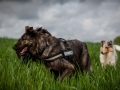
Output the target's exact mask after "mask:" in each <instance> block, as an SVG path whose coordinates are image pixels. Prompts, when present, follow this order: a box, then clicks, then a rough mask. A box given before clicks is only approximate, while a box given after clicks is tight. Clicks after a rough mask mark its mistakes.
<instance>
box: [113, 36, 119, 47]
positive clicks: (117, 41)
mask: <svg viewBox="0 0 120 90" xmlns="http://www.w3.org/2000/svg"><path fill="white" fill-rule="evenodd" d="M114 43H115V44H119V45H120V36H117V37H116V38H115V39H114Z"/></svg>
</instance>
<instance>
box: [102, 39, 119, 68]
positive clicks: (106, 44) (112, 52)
mask: <svg viewBox="0 0 120 90" xmlns="http://www.w3.org/2000/svg"><path fill="white" fill-rule="evenodd" d="M116 50H119V51H120V46H119V45H113V42H112V41H104V40H103V41H101V47H100V63H101V65H102V66H103V67H106V66H107V65H111V66H114V67H115V66H116V62H117V59H118V56H117V53H116Z"/></svg>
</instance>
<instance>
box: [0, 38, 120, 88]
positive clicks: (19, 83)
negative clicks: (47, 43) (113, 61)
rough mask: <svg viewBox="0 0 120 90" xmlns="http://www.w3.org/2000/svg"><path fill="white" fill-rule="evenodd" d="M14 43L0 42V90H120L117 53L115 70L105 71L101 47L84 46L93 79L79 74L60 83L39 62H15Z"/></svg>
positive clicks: (16, 60)
mask: <svg viewBox="0 0 120 90" xmlns="http://www.w3.org/2000/svg"><path fill="white" fill-rule="evenodd" d="M16 42H17V40H15V39H9V38H0V90H120V52H117V53H118V58H119V59H118V62H117V66H116V69H115V68H114V67H112V66H108V67H107V68H106V69H104V68H102V67H101V65H100V61H99V54H100V50H99V48H100V43H90V42H87V46H88V51H89V54H90V57H91V62H92V66H93V70H94V72H93V75H92V77H91V76H89V75H88V73H86V74H84V75H82V74H81V73H78V75H76V74H73V75H72V77H71V78H69V77H67V78H65V79H64V81H63V82H62V83H60V82H59V78H58V79H57V80H56V81H55V80H54V78H53V75H51V74H50V73H49V71H48V70H46V68H45V66H44V65H43V64H40V61H37V62H32V61H29V62H28V63H27V64H24V63H23V62H22V60H20V59H18V57H17V55H16V53H15V51H14V50H13V49H12V46H13V45H14V44H15V43H16Z"/></svg>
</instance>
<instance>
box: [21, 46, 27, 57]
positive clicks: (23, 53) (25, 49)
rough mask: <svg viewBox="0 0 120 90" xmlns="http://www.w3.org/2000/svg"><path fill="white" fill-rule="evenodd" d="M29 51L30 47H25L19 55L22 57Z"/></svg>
mask: <svg viewBox="0 0 120 90" xmlns="http://www.w3.org/2000/svg"><path fill="white" fill-rule="evenodd" d="M27 50H28V47H24V48H23V49H22V50H21V51H20V53H19V55H20V56H23V55H25V54H26V52H27Z"/></svg>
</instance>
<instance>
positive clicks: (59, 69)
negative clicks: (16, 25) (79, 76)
mask: <svg viewBox="0 0 120 90" xmlns="http://www.w3.org/2000/svg"><path fill="white" fill-rule="evenodd" d="M13 49H14V50H15V51H16V53H17V55H18V57H23V58H24V59H25V60H26V59H29V58H28V57H30V58H32V59H33V60H34V59H39V60H44V64H45V66H46V68H47V69H48V70H50V71H51V72H52V73H53V74H54V76H55V79H56V78H57V77H58V76H59V74H60V81H62V80H63V79H64V77H65V76H70V75H71V74H72V73H73V72H74V71H77V70H80V71H82V72H83V71H89V72H90V74H91V73H92V66H91V62H90V58H89V54H88V50H87V46H86V44H85V43H83V42H81V41H79V40H67V41H66V40H64V39H59V38H56V37H53V36H52V35H51V34H50V33H49V32H48V31H47V30H45V29H42V28H38V29H37V30H33V27H29V26H26V27H25V33H24V34H23V35H22V36H21V38H20V39H19V40H18V42H17V43H16V44H15V45H14V46H13ZM66 50H67V51H69V50H70V52H73V55H72V54H71V53H70V52H67V54H68V53H70V54H71V55H68V56H65V54H63V53H65V51H66Z"/></svg>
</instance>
